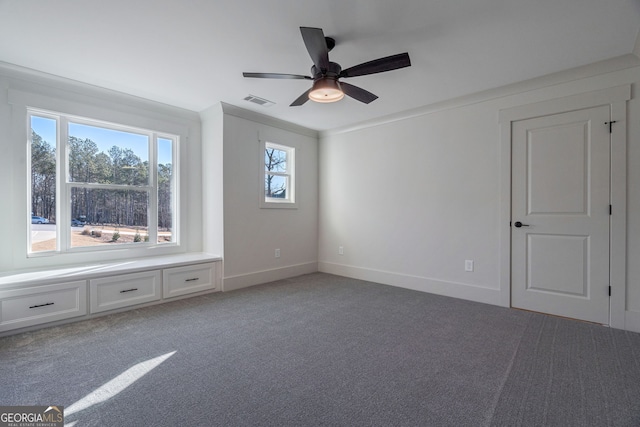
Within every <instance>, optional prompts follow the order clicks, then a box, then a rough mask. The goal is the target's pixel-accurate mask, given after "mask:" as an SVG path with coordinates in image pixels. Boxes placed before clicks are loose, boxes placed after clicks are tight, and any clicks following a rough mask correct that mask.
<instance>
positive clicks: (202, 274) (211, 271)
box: [162, 262, 218, 298]
mask: <svg viewBox="0 0 640 427" xmlns="http://www.w3.org/2000/svg"><path fill="white" fill-rule="evenodd" d="M217 282H218V281H217V274H216V263H214V262H212V263H208V264H197V265H188V266H185V267H174V268H166V269H164V270H163V271H162V287H163V289H162V291H163V297H164V298H171V297H177V296H179V295H185V294H190V293H193V292H200V291H206V290H212V289H216V288H217V287H218V283H217Z"/></svg>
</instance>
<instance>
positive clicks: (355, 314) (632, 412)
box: [0, 273, 640, 426]
mask: <svg viewBox="0 0 640 427" xmlns="http://www.w3.org/2000/svg"><path fill="white" fill-rule="evenodd" d="M54 404H55V405H64V406H65V415H66V417H65V420H66V422H67V423H68V424H69V425H75V426H187V425H188V426H316V425H331V426H333V425H335V426H489V425H492V426H493V425H495V426H519V425H522V426H543V425H549V426H571V425H576V426H578V425H579V426H607V425H611V426H637V425H640V334H636V333H630V332H624V331H620V330H615V329H609V328H605V327H602V326H596V325H591V324H587V323H581V322H576V321H571V320H566V319H560V318H555V317H550V316H544V315H540V314H535V313H529V312H523V311H518V310H511V309H506V308H501V307H494V306H489V305H485V304H479V303H473V302H468V301H463V300H456V299H452V298H446V297H440V296H436V295H431V294H426V293H420V292H415V291H411V290H406V289H401V288H394V287H390V286H384V285H379V284H374V283H370V282H364V281H359V280H353V279H347V278H343V277H338V276H332V275H328V274H321V273H316V274H310V275H306V276H301V277H298V278H295V279H289V280H282V281H278V282H274V283H270V284H267V285H261V286H257V287H253V288H248V289H244V290H240V291H235V292H229V293H224V294H210V295H207V296H204V297H197V298H190V299H188V300H181V301H176V302H173V303H169V304H163V305H158V306H153V307H148V308H143V309H138V310H133V311H129V312H126V313H120V314H114V315H109V316H105V317H101V318H97V319H93V320H90V321H85V322H79V323H74V324H70V325H65V326H60V327H54V328H49V329H43V330H39V331H35V332H29V333H23V334H19V335H15V336H11V337H6V338H0V405H54ZM69 409H71V412H72V413H70V414H67V411H68V410H69Z"/></svg>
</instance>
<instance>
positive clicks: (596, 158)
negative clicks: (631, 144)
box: [511, 106, 610, 324]
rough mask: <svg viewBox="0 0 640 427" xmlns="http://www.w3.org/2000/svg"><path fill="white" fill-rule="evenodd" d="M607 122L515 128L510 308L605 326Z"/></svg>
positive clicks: (593, 116)
mask: <svg viewBox="0 0 640 427" xmlns="http://www.w3.org/2000/svg"><path fill="white" fill-rule="evenodd" d="M609 116H610V112H609V107H608V106H602V107H595V108H590V109H585V110H579V111H572V112H567V113H562V114H554V115H550V116H544V117H538V118H533V119H528V120H520V121H516V122H513V123H512V128H511V132H512V137H511V140H512V195H511V203H512V207H511V222H512V224H511V225H512V227H511V248H512V249H511V250H512V253H511V288H512V289H511V305H512V306H513V307H517V308H523V309H527V310H533V311H539V312H543V313H549V314H554V315H558V316H565V317H571V318H574V319H581V320H587V321H590V322H597V323H602V324H608V323H609V215H610V212H609V203H610V202H609V179H610V178H609V177H610V171H609V168H610V160H609V157H610V138H609V126H608V125H605V122H608V121H609Z"/></svg>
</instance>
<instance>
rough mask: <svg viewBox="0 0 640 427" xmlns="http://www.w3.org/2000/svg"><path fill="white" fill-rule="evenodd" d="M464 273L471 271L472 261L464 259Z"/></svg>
mask: <svg viewBox="0 0 640 427" xmlns="http://www.w3.org/2000/svg"><path fill="white" fill-rule="evenodd" d="M464 271H473V260H472V259H465V260H464Z"/></svg>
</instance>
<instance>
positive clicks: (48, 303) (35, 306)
mask: <svg viewBox="0 0 640 427" xmlns="http://www.w3.org/2000/svg"><path fill="white" fill-rule="evenodd" d="M48 305H53V303H52V302H47V303H44V304H37V305H32V306H31V307H29V308H38V307H46V306H48Z"/></svg>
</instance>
